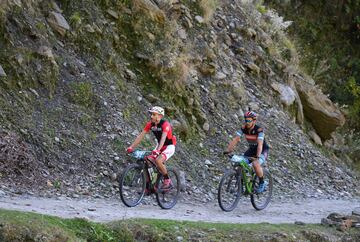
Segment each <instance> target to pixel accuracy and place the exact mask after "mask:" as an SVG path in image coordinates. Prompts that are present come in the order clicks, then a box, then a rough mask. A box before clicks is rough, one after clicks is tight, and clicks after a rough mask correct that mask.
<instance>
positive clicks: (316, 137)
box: [309, 130, 322, 145]
mask: <svg viewBox="0 0 360 242" xmlns="http://www.w3.org/2000/svg"><path fill="white" fill-rule="evenodd" d="M309 136H310V138H311V139H312V141H314V142H315V144H317V145H322V141H321V138H320V137H319V135H318V134H317V133H316V132H314V131H312V130H311V131H309Z"/></svg>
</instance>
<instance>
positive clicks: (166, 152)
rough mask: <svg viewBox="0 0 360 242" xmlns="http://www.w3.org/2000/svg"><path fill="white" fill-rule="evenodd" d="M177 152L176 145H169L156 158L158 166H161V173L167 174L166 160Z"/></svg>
mask: <svg viewBox="0 0 360 242" xmlns="http://www.w3.org/2000/svg"><path fill="white" fill-rule="evenodd" d="M174 153H175V145H168V146H167V147H166V149H165V150H163V151H162V152H161V154H160V155H159V156H158V157H157V158H156V166H157V167H158V168H159V170H160V172H161V174H163V175H164V176H165V175H167V170H166V166H165V164H164V163H165V161H167V160H169V159H170V157H171V156H173V155H174Z"/></svg>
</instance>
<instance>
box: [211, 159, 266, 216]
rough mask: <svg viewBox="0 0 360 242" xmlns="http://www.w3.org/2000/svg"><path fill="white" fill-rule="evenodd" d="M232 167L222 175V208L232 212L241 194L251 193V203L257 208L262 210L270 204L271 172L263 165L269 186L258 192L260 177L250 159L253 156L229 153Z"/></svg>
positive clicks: (220, 190)
mask: <svg viewBox="0 0 360 242" xmlns="http://www.w3.org/2000/svg"><path fill="white" fill-rule="evenodd" d="M229 158H230V162H231V165H232V169H230V170H228V171H226V172H225V174H224V175H223V176H222V178H221V180H220V184H219V188H218V202H219V205H220V208H221V209H222V210H223V211H225V212H230V211H232V210H234V208H236V206H237V204H238V203H239V200H240V197H241V195H246V196H248V195H250V199H251V204H252V206H253V207H254V208H255V209H256V210H262V209H264V208H266V206H267V205H268V204H269V202H270V200H271V196H272V189H273V179H272V177H271V174H270V172H269V171H268V170H267V169H265V168H264V167H263V172H264V182H267V183H268V185H267V188H266V189H265V191H264V192H262V193H257V192H256V191H257V188H258V186H259V178H258V177H257V176H256V173H255V170H254V169H253V167H252V165H250V164H249V163H250V161H251V160H253V158H251V157H245V156H238V155H229Z"/></svg>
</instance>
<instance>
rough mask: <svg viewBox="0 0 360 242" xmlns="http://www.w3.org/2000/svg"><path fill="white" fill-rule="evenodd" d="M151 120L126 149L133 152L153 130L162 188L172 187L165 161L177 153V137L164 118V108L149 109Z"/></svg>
mask: <svg viewBox="0 0 360 242" xmlns="http://www.w3.org/2000/svg"><path fill="white" fill-rule="evenodd" d="M149 113H150V114H151V120H150V121H148V122H147V123H146V125H145V127H144V129H143V131H142V132H141V133H140V134H139V135H138V136H137V137H136V139H135V141H134V142H133V143H132V144H131V145H130V146H129V147H128V148H127V149H126V151H127V152H128V153H132V152H133V151H134V149H135V147H136V146H137V145H138V144H139V143H140V142H141V140H142V139H143V138H144V136H145V134H147V133H149V132H150V131H152V133H153V134H154V135H155V137H156V140H157V143H158V144H157V146H156V148H155V149H154V150H153V151H152V156H153V157H154V158H155V159H156V166H157V167H158V168H159V171H160V172H161V174H162V175H163V176H164V182H163V186H162V187H161V189H167V188H169V187H171V185H172V184H171V179H170V178H169V176H168V172H167V169H166V167H165V165H164V162H165V161H167V160H168V159H169V158H170V157H171V156H173V155H174V153H175V145H176V137H175V136H174V135H173V134H172V127H171V125H170V123H169V122H168V121H166V120H164V119H163V117H164V115H165V111H164V109H163V108H161V107H158V106H154V107H152V108H151V109H150V110H149Z"/></svg>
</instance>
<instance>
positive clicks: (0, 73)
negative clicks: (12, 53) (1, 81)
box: [0, 65, 6, 76]
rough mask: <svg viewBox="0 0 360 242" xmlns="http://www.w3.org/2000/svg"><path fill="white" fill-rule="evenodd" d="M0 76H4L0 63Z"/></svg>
mask: <svg viewBox="0 0 360 242" xmlns="http://www.w3.org/2000/svg"><path fill="white" fill-rule="evenodd" d="M0 76H6V73H5V71H4V69H3V68H2V66H1V65H0Z"/></svg>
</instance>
